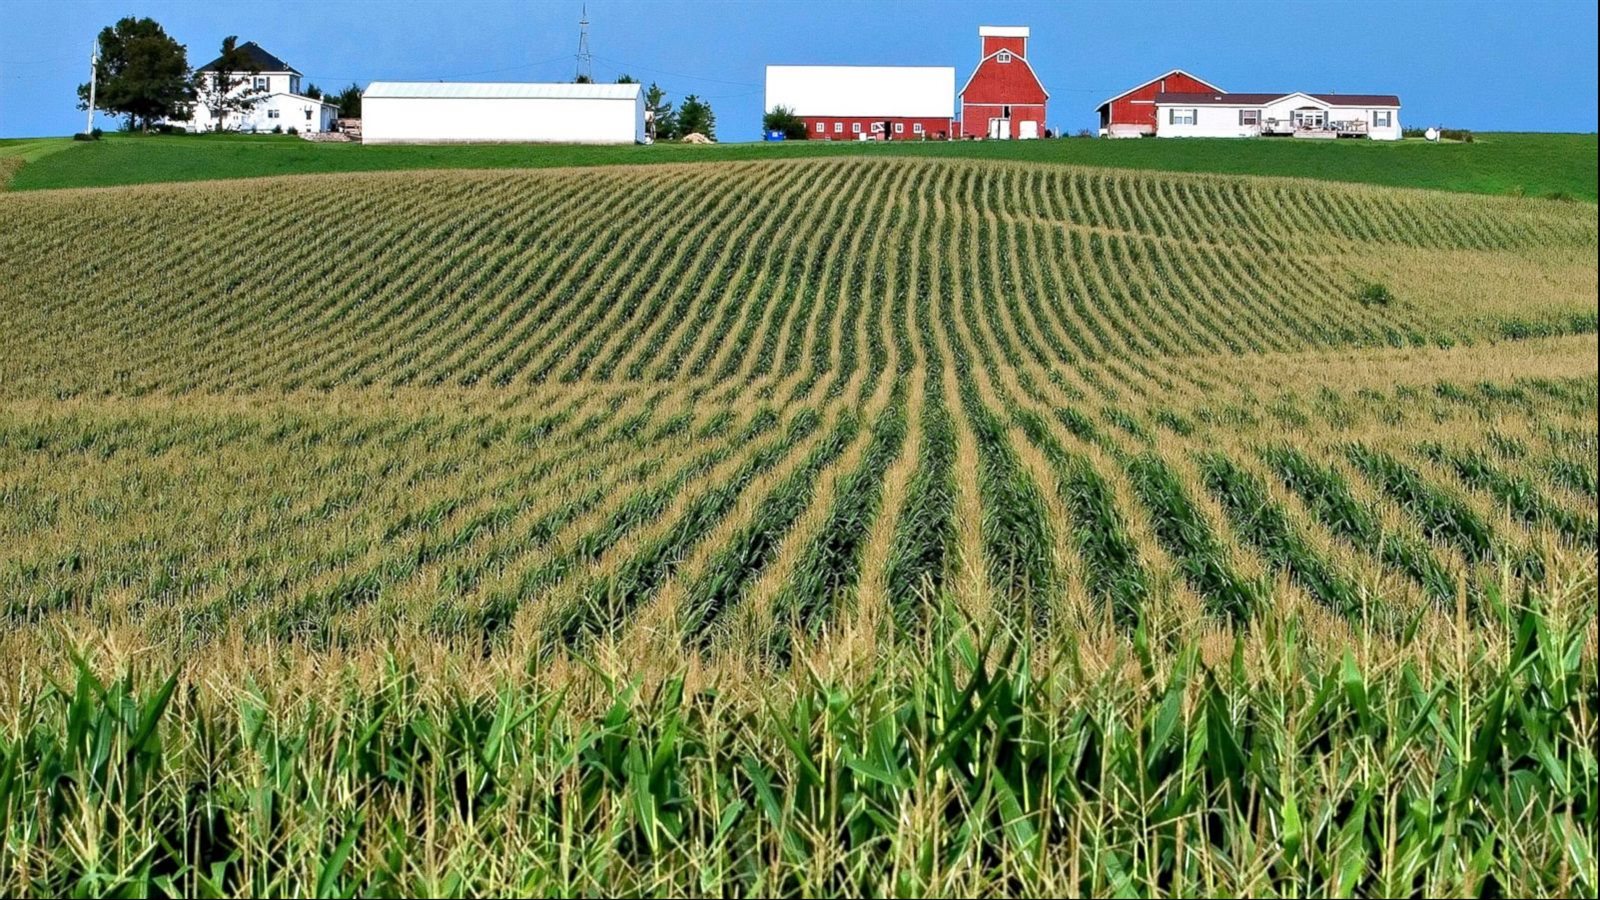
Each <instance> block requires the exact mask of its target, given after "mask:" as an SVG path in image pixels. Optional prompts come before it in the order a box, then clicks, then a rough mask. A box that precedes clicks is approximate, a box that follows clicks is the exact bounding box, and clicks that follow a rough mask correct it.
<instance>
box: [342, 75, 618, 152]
mask: <svg viewBox="0 0 1600 900" xmlns="http://www.w3.org/2000/svg"><path fill="white" fill-rule="evenodd" d="M644 114H645V110H644V91H643V90H642V88H641V87H640V86H639V85H637V84H543V83H514V82H439V81H374V82H373V83H372V84H370V85H368V86H367V89H366V90H365V91H363V92H362V93H361V141H362V143H364V144H444V143H563V144H636V143H644V142H645V115H644Z"/></svg>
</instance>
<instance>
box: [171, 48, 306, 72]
mask: <svg viewBox="0 0 1600 900" xmlns="http://www.w3.org/2000/svg"><path fill="white" fill-rule="evenodd" d="M236 49H237V50H238V51H239V52H240V53H242V54H244V58H245V59H247V60H249V65H250V66H251V67H253V68H254V69H255V70H256V71H257V72H293V73H295V74H296V75H299V74H301V72H300V70H299V69H296V68H295V67H294V66H291V65H289V64H288V63H286V62H284V61H283V60H281V59H279V58H277V57H276V56H273V55H272V54H271V53H268V52H267V51H266V50H264V49H262V47H261V45H260V44H258V43H256V42H255V41H245V42H244V43H243V44H241V45H240V46H239V47H237V48H236ZM221 63H222V57H220V56H219V57H217V58H216V59H213V60H212V61H211V62H208V63H206V64H205V65H203V66H201V67H200V68H199V69H197V70H196V71H198V72H215V71H217V67H218V66H219V65H221Z"/></svg>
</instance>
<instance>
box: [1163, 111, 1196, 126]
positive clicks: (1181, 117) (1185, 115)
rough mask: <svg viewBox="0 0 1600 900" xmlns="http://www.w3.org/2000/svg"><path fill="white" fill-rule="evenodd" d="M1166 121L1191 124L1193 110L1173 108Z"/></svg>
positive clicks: (1176, 123) (1175, 123)
mask: <svg viewBox="0 0 1600 900" xmlns="http://www.w3.org/2000/svg"><path fill="white" fill-rule="evenodd" d="M1168 121H1169V122H1170V123H1171V124H1173V125H1193V124H1194V110H1192V109H1174V110H1173V111H1172V113H1171V117H1170V118H1169V119H1168Z"/></svg>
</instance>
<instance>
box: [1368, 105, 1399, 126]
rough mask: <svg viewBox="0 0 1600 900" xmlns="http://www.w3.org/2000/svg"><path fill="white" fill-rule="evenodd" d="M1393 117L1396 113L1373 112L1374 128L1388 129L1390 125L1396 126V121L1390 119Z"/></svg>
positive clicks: (1378, 110)
mask: <svg viewBox="0 0 1600 900" xmlns="http://www.w3.org/2000/svg"><path fill="white" fill-rule="evenodd" d="M1392 115H1394V113H1392V112H1390V111H1389V110H1387V109H1377V110H1373V111H1372V125H1373V127H1374V128H1388V127H1389V126H1390V125H1392V124H1394V119H1392V118H1390V116H1392Z"/></svg>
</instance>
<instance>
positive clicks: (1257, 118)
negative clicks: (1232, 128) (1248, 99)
mask: <svg viewBox="0 0 1600 900" xmlns="http://www.w3.org/2000/svg"><path fill="white" fill-rule="evenodd" d="M1239 124H1240V125H1248V126H1250V127H1251V128H1254V127H1255V126H1257V125H1260V124H1261V110H1259V109H1241V110H1239Z"/></svg>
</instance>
